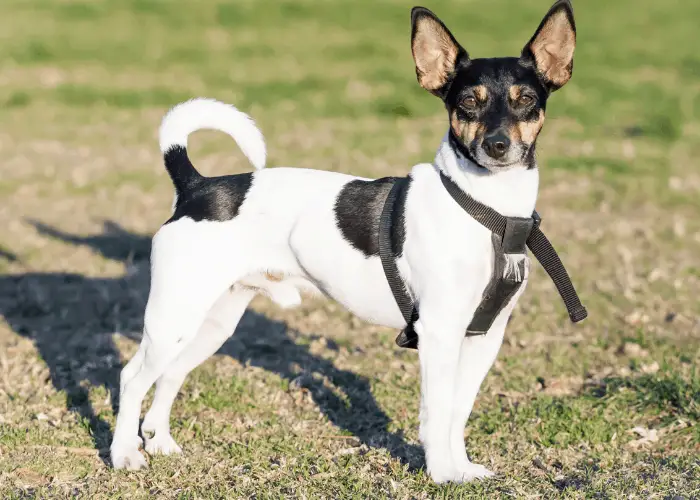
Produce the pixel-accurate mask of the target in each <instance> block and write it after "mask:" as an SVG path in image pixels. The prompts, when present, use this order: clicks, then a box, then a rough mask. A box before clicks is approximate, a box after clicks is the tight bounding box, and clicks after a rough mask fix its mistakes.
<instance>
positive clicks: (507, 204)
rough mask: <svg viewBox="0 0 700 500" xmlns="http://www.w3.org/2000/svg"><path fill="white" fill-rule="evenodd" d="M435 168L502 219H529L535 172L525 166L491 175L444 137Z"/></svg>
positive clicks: (536, 172)
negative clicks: (503, 216) (502, 217)
mask: <svg viewBox="0 0 700 500" xmlns="http://www.w3.org/2000/svg"><path fill="white" fill-rule="evenodd" d="M435 165H436V166H437V168H439V169H440V170H442V171H443V173H445V174H446V175H447V176H449V177H450V178H451V179H452V180H453V181H454V182H455V183H457V185H458V186H459V187H460V188H461V189H462V190H463V191H464V192H465V193H467V194H469V195H470V196H471V197H473V198H475V199H476V200H478V201H480V202H481V203H484V204H485V205H488V206H489V207H491V208H493V209H494V210H496V211H497V212H499V213H500V214H501V215H505V216H506V217H530V216H531V215H532V212H533V211H534V210H535V202H536V201H537V189H538V186H539V178H540V177H539V171H538V170H537V168H536V167H535V168H529V169H528V168H527V166H526V165H523V166H514V167H510V168H509V169H508V170H505V171H503V172H498V173H491V172H489V171H488V170H486V169H485V168H483V167H480V166H478V165H476V164H475V163H473V162H472V161H470V160H469V159H467V158H465V157H464V156H463V155H461V154H460V153H458V152H457V151H455V150H454V148H453V146H452V145H451V144H450V141H449V133H447V134H445V136H444V137H443V139H442V143H440V147H439V148H438V151H437V155H436V156H435Z"/></svg>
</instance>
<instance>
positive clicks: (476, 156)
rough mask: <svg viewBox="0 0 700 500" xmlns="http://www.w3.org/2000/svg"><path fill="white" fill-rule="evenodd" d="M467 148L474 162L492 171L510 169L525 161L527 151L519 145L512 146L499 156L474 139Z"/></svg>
mask: <svg viewBox="0 0 700 500" xmlns="http://www.w3.org/2000/svg"><path fill="white" fill-rule="evenodd" d="M467 149H468V151H469V154H470V156H471V159H472V160H473V161H474V163H476V164H477V165H479V166H480V167H482V168H485V169H487V170H489V171H491V172H501V171H504V170H509V169H511V168H514V167H517V166H520V165H523V164H524V163H525V161H524V160H525V154H526V151H525V150H524V148H521V147H520V146H519V145H512V146H510V148H508V150H506V151H505V152H504V153H503V154H502V155H501V156H500V157H497V158H494V157H493V156H492V155H491V154H489V153H487V151H486V149H485V148H484V146H483V144H482V142H481V141H477V140H475V141H472V142H471V144H469V146H468V147H467Z"/></svg>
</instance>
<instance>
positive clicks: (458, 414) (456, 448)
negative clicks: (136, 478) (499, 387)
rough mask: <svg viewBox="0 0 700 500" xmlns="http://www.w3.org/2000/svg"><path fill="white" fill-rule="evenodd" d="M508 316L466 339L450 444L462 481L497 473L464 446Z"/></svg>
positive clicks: (451, 426)
mask: <svg viewBox="0 0 700 500" xmlns="http://www.w3.org/2000/svg"><path fill="white" fill-rule="evenodd" d="M507 319H508V315H507V314H501V317H499V318H497V319H496V321H495V322H494V324H493V326H492V327H491V329H490V330H489V332H488V333H487V334H486V335H483V336H478V337H465V338H464V340H463V341H462V347H461V351H460V354H459V370H458V372H457V379H456V384H455V393H454V408H453V413H452V422H451V424H450V448H451V452H452V459H453V463H454V465H455V467H456V469H457V474H458V476H459V478H458V480H459V481H471V480H472V479H481V478H485V477H489V476H493V472H491V471H489V470H488V469H487V468H486V467H484V466H483V465H479V464H474V463H472V462H471V461H470V460H469V457H468V456H467V451H466V448H465V446H464V427H465V426H466V424H467V420H469V415H470V414H471V411H472V407H473V406H474V401H475V400H476V395H477V393H478V392H479V388H480V387H481V383H482V382H483V380H484V378H485V377H486V374H487V373H488V371H489V369H490V368H491V365H493V362H494V361H495V360H496V356H497V355H498V350H499V349H500V347H501V343H502V342H503V334H504V331H505V327H506V323H507Z"/></svg>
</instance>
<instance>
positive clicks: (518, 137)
mask: <svg viewBox="0 0 700 500" xmlns="http://www.w3.org/2000/svg"><path fill="white" fill-rule="evenodd" d="M525 123H526V122H517V123H516V124H515V125H511V126H510V127H508V137H510V140H511V142H514V143H515V142H522V137H523V134H522V126H523V125H524V124H525Z"/></svg>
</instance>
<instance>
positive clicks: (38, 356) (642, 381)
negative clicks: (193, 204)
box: [0, 0, 700, 498]
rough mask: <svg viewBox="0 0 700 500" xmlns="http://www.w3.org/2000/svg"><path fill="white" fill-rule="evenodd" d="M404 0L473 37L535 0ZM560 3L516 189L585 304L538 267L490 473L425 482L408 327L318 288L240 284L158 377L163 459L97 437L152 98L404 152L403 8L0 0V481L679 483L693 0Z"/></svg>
mask: <svg viewBox="0 0 700 500" xmlns="http://www.w3.org/2000/svg"><path fill="white" fill-rule="evenodd" d="M427 6H428V7H430V8H432V9H433V10H435V11H436V12H437V13H438V15H440V16H441V17H442V18H443V19H444V20H445V21H446V22H447V24H448V26H450V27H451V28H452V29H453V31H454V33H455V34H456V36H457V37H458V39H460V40H461V41H462V42H463V43H464V45H465V46H466V48H467V50H468V51H469V52H470V53H471V54H472V55H473V56H475V57H480V56H494V55H514V54H517V53H518V51H519V50H520V49H521V47H522V45H523V44H524V43H525V41H526V40H527V39H528V37H529V36H530V35H531V33H532V31H533V30H534V29H535V27H536V26H537V23H538V22H539V20H540V18H541V16H542V15H543V14H544V12H545V11H546V9H547V8H548V3H547V2H541V1H538V2H530V3H522V2H521V3H519V4H518V5H517V7H516V6H514V5H512V2H507V1H506V0H493V1H491V2H488V3H486V2H476V1H474V0H470V1H469V2H446V1H442V0H441V1H435V2H434V3H432V4H429V5H427ZM575 7H576V16H577V27H578V33H579V35H578V48H577V51H576V62H575V71H574V77H573V80H572V81H571V82H570V83H569V84H567V86H566V87H565V88H564V89H562V90H561V91H560V92H557V94H555V95H554V96H553V97H552V99H551V101H550V103H549V108H548V110H547V111H548V119H547V123H546V125H545V130H544V132H543V134H542V136H541V137H540V140H539V141H538V148H539V149H538V152H539V158H540V165H541V173H542V181H541V191H540V198H539V202H538V210H539V212H540V213H541V214H542V215H543V216H544V222H543V227H544V228H545V230H546V232H547V234H548V235H549V237H550V238H551V239H552V240H553V241H554V243H555V245H556V246H557V248H558V249H559V250H560V251H561V253H562V255H563V258H564V260H565V262H566V264H567V267H568V268H569V270H570V272H571V273H572V275H573V278H574V282H575V283H576V285H577V288H578V289H579V291H580V293H581V295H582V297H583V299H584V303H585V304H586V305H587V306H588V309H589V313H590V318H589V319H588V320H586V322H584V323H583V324H581V325H576V326H573V325H571V324H569V323H568V320H567V318H566V315H565V312H564V310H563V307H561V305H560V303H559V301H558V298H557V295H556V291H555V290H554V289H553V287H552V286H551V284H550V283H549V281H548V279H547V278H546V275H545V273H543V272H542V270H541V269H540V268H537V267H536V268H535V270H534V277H533V280H532V281H531V283H530V285H529V289H528V291H527V293H526V294H525V295H524V297H523V299H522V300H521V302H520V303H519V305H518V307H517V309H516V313H515V315H514V317H513V319H512V321H511V323H510V325H509V328H508V331H507V334H506V342H505V344H504V346H503V348H502V350H501V353H500V354H499V358H498V360H497V362H496V365H495V366H494V368H493V369H492V370H491V372H490V373H489V375H488V377H487V379H486V381H485V383H484V386H483V388H482V391H481V393H480V396H479V398H478V400H477V404H476V407H475V409H474V413H473V415H472V418H471V420H470V423H469V425H468V426H467V429H466V431H465V435H466V437H467V443H468V450H469V453H470V454H471V456H472V458H473V459H474V460H475V461H478V462H480V463H484V464H485V465H487V466H488V467H490V468H492V469H493V470H495V471H497V472H498V473H499V476H498V477H497V478H496V479H494V480H490V481H486V482H482V483H476V484H467V485H448V486H436V485H434V484H432V482H431V481H430V479H429V477H428V476H427V474H426V472H425V470H424V468H423V461H422V460H423V458H422V452H421V450H420V447H419V446H418V436H417V428H418V396H419V370H418V362H417V357H416V354H415V353H413V352H408V351H401V350H399V349H397V348H395V347H394V345H393V337H394V336H395V333H396V332H394V331H391V330H388V329H384V328H379V327H375V326H372V325H367V324H364V323H362V322H360V321H358V320H357V319H355V318H353V317H352V316H351V315H350V314H348V313H347V312H345V311H343V310H342V309H341V308H340V307H339V306H338V305H336V304H334V303H332V302H327V301H320V300H318V301H311V302H308V303H305V304H304V305H303V306H302V307H300V308H298V309H296V310H292V311H283V310H280V309H277V308H276V307H274V306H272V305H271V304H269V303H268V302H266V301H264V300H256V301H255V302H254V304H253V307H252V308H251V310H250V311H249V312H248V313H247V314H246V316H245V317H244V320H243V322H242V324H241V326H240V327H239V331H237V332H236V335H234V336H233V337H232V338H231V339H230V340H229V341H228V342H227V343H226V345H225V346H224V347H223V348H222V350H221V351H220V353H219V354H217V356H215V357H214V358H212V359H211V360H209V361H208V362H207V363H205V364H204V365H203V366H202V367H200V368H199V369H197V370H196V371H195V372H193V373H192V374H191V375H190V377H189V378H188V380H187V382H186V383H185V386H184V387H183V389H182V391H181V394H180V397H179V398H178V400H177V401H176V403H175V407H174V410H173V418H172V428H173V434H174V437H175V439H176V440H177V441H178V443H179V444H180V445H181V446H182V447H183V449H184V452H185V453H184V455H183V456H182V457H181V458H171V457H151V458H150V459H149V461H150V464H151V467H150V470H149V471H147V472H139V473H125V472H122V471H119V472H115V471H113V470H112V469H110V468H109V467H108V466H107V465H106V464H105V462H106V460H107V456H106V450H107V448H108V446H109V440H110V438H111V430H112V429H113V426H114V412H113V403H114V401H113V399H114V397H115V394H116V390H117V389H116V388H117V387H118V374H119V370H120V369H121V366H122V365H123V363H124V362H125V361H126V360H127V359H128V358H129V357H130V356H131V355H132V354H133V352H134V351H135V349H136V347H137V345H138V340H139V338H140V330H141V327H142V315H143V308H144V305H145V301H146V298H147V293H148V255H149V251H150V235H151V234H153V232H154V231H155V230H156V229H157V228H158V226H159V225H160V224H161V223H162V222H163V221H164V220H166V219H167V218H168V217H169V210H170V204H171V201H172V187H171V184H170V181H169V180H168V179H167V175H166V174H165V172H164V169H163V167H162V163H161V159H160V158H159V152H158V148H157V141H156V134H157V127H158V124H159V121H160V119H161V117H162V115H163V113H164V112H165V111H166V110H167V108H168V107H170V106H171V105H173V104H175V103H176V102H178V101H181V100H183V99H187V98H189V97H192V96H195V95H206V96H210V97H216V98H219V99H222V100H225V101H230V102H232V103H235V104H236V105H238V106H239V107H240V108H242V109H244V110H245V111H248V112H250V113H251V114H252V115H253V116H254V117H255V119H256V121H257V122H258V123H259V124H260V126H261V128H262V130H263V131H264V133H265V135H266V138H267V141H268V147H269V154H270V162H269V163H270V165H271V166H273V165H296V166H303V167H309V168H319V169H327V170H335V171H341V172H350V173H354V174H357V175H363V176H373V177H380V176H383V175H392V174H399V175H400V174H404V173H406V172H407V171H408V170H409V168H410V166H411V165H413V164H415V163H418V162H422V161H430V160H431V159H432V157H433V155H434V152H435V149H436V146H437V144H438V142H439V140H440V138H441V136H442V134H443V133H444V130H445V127H446V122H445V116H444V111H443V110H442V108H441V105H440V103H439V102H438V101H437V100H436V99H435V98H434V97H432V96H430V95H428V94H427V93H426V92H424V91H422V90H421V89H420V88H419V87H418V85H417V83H416V81H415V77H414V68H413V65H412V61H411V57H410V49H409V22H408V17H409V15H408V14H409V8H410V5H407V4H405V3H402V2H398V1H394V0H382V1H380V2H370V1H368V0H353V1H352V2H350V1H349V0H337V1H334V2H330V1H326V0H324V1H321V2H311V1H310V0H300V1H294V2H292V1H279V0H278V1H275V2H274V3H271V4H270V5H269V6H268V5H267V4H266V6H265V7H264V8H263V7H261V4H260V3H259V2H255V3H254V2H252V1H250V0H243V1H239V2H235V3H232V2H223V1H218V0H202V1H199V2H196V4H195V2H180V3H178V8H174V7H173V5H172V3H171V2H166V1H165V0H160V1H159V0H123V1H120V2H109V1H108V0H94V1H89V2H88V1H82V2H81V1H72V0H60V1H59V0H56V1H48V0H44V1H40V0H4V1H3V2H2V3H1V5H0V37H2V40H1V41H2V43H0V63H2V67H3V71H2V73H1V74H0V82H1V84H0V106H2V109H3V111H4V112H3V113H1V114H0V149H2V151H3V162H2V164H1V165H0V196H1V197H2V201H3V203H2V204H0V220H2V221H3V224H2V225H0V317H2V320H0V496H2V497H3V498H30V497H39V498H60V497H68V496H80V497H87V498H93V497H94V498H113V497H116V498H126V497H131V498H145V497H152V496H156V497H159V498H160V497H164V498H222V497H227V498H231V497H233V498H247V497H252V496H255V497H262V498H268V497H269V498H272V497H275V498H277V497H306V498H319V497H323V498H355V497H357V498H370V497H371V498H434V497H439V498H448V497H449V498H453V497H455V498H500V497H516V498H531V497H545V498H552V497H566V498H589V497H592V498H622V497H624V498H696V497H698V496H699V495H700V479H698V478H700V462H698V458H697V457H698V456H699V455H700V426H699V420H700V407H699V406H698V401H700V374H699V373H698V369H697V366H698V363H699V362H700V342H699V341H698V340H699V339H700V303H699V302H698V300H697V297H698V295H699V294H700V272H698V269H700V222H699V221H698V218H697V214H698V209H699V208H700V203H699V202H698V199H700V168H699V167H698V162H697V158H698V157H699V156H700V141H699V140H698V139H700V56H698V53H697V45H698V41H700V40H699V38H698V35H697V26H696V25H697V22H696V19H698V17H700V4H698V5H695V4H693V3H692V2H683V3H681V2H675V1H670V2H662V3H659V2H651V1H650V0H641V2H639V1H638V2H632V1H631V0H620V1H617V2H606V1H604V0H587V1H586V2H577V3H576V5H575ZM506 12H507V13H511V12H512V13H513V14H512V15H508V16H504V15H503V14H504V13H506ZM191 149H192V152H193V157H194V159H195V162H196V164H197V166H198V168H200V169H201V170H202V171H203V172H204V173H206V174H209V175H216V174H223V173H230V172H240V171H246V170H249V169H250V167H249V166H248V165H247V163H246V161H245V159H244V158H243V156H242V154H241V153H240V152H239V151H238V150H237V148H236V146H235V144H233V143H232V142H231V141H230V139H228V138H226V137H222V136H221V135H217V134H211V133H205V132H202V133H197V134H196V135H195V136H194V137H193V138H192V140H191ZM149 397H150V396H149Z"/></svg>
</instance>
